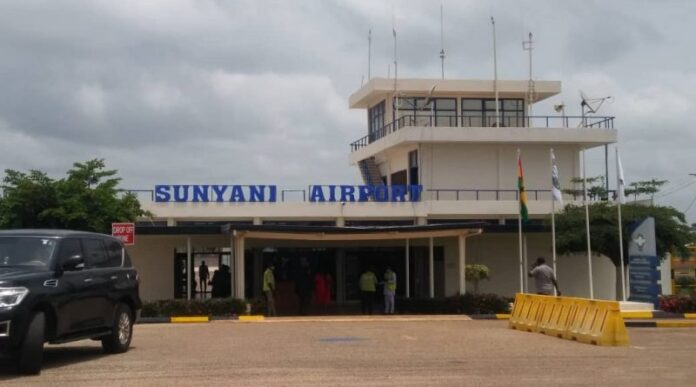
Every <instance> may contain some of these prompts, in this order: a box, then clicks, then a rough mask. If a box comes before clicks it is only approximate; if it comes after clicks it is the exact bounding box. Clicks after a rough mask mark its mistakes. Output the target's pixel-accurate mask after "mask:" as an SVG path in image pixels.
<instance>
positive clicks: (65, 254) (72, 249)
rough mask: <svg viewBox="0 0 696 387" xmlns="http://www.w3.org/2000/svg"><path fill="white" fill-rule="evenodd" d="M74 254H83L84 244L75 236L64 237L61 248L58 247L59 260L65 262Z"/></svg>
mask: <svg viewBox="0 0 696 387" xmlns="http://www.w3.org/2000/svg"><path fill="white" fill-rule="evenodd" d="M74 255H79V256H82V246H81V245H80V240H79V239H75V238H68V239H63V241H62V242H60V248H59V249H58V262H60V263H61V264H63V263H65V262H66V261H67V260H68V259H69V258H70V257H72V256H74ZM83 258H84V256H83Z"/></svg>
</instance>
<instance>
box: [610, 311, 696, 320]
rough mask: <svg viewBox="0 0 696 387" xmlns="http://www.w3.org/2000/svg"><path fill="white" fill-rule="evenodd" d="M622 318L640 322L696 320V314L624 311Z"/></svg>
mask: <svg viewBox="0 0 696 387" xmlns="http://www.w3.org/2000/svg"><path fill="white" fill-rule="evenodd" d="M621 317H623V318H624V319H638V320H648V319H655V318H660V319H663V318H664V319H696V313H670V312H665V311H662V310H657V311H654V312H650V311H624V312H621Z"/></svg>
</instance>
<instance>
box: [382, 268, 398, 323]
mask: <svg viewBox="0 0 696 387" xmlns="http://www.w3.org/2000/svg"><path fill="white" fill-rule="evenodd" d="M395 295H396V273H394V272H393V271H392V269H391V267H389V266H387V271H386V272H384V314H394V296H395Z"/></svg>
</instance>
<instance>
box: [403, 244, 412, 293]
mask: <svg viewBox="0 0 696 387" xmlns="http://www.w3.org/2000/svg"><path fill="white" fill-rule="evenodd" d="M409 245H410V240H408V239H406V276H405V277H404V278H406V298H410V297H411V271H410V263H411V251H410V250H411V247H410V246H409Z"/></svg>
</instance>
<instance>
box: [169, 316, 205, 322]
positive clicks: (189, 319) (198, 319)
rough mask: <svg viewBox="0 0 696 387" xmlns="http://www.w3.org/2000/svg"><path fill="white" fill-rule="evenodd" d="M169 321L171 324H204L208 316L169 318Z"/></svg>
mask: <svg viewBox="0 0 696 387" xmlns="http://www.w3.org/2000/svg"><path fill="white" fill-rule="evenodd" d="M169 321H170V322H172V323H204V322H208V316H181V317H171V318H170V320H169Z"/></svg>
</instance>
